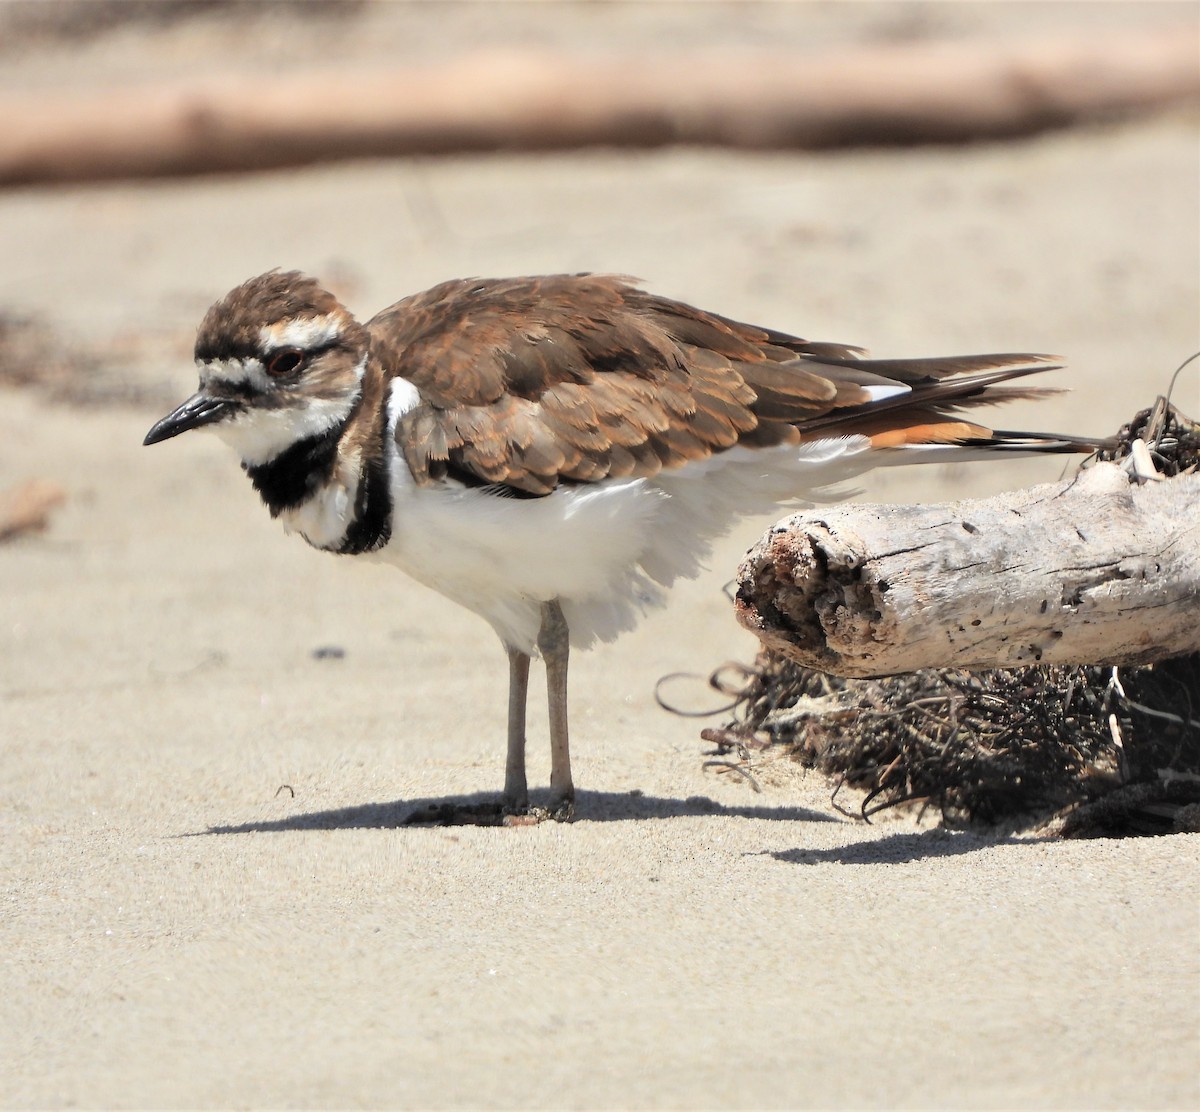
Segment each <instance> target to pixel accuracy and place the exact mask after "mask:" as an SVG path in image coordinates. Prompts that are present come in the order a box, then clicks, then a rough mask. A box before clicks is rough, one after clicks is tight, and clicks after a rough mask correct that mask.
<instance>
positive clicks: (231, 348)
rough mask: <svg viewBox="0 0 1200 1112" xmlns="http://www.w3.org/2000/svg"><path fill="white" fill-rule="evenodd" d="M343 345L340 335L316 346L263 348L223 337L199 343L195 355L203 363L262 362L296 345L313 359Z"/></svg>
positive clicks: (308, 357) (286, 345)
mask: <svg viewBox="0 0 1200 1112" xmlns="http://www.w3.org/2000/svg"><path fill="white" fill-rule="evenodd" d="M340 346H342V339H341V337H340V336H335V337H334V338H333V339H331V340H326V341H325V343H323V344H319V345H318V346H316V347H309V348H304V347H300V346H298V345H297V344H278V345H276V346H275V347H270V348H266V349H265V350H264V349H263V347H262V345H261V344H258V343H250V342H248V341H241V340H235V339H232V338H230V337H222V338H221V339H220V340H219V341H218V342H217V343H216V344H215V345H213V346H207V345H206V346H203V347H202V346H200V345H199V344H197V346H196V352H195V357H196V359H197V360H199V361H200V362H201V363H212V362H215V361H217V360H239V359H241V360H244V359H257V360H258V361H259V362H260V363H261V362H263V361H264V360H265V359H268V358H270V356H271V353H272V352H275V351H281V350H282V349H283V348H290V347H294V348H295V349H296V350H297V351H302V352H304V355H305V357H306V358H307V359H311V358H313V357H314V356H317V355H324V354H325V352H327V351H331V350H332V349H333V348H335V347H340Z"/></svg>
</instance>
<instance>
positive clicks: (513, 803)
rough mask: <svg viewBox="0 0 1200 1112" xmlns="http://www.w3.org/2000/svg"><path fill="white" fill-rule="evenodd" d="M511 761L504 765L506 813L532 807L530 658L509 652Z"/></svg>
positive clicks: (513, 650) (525, 654) (509, 757)
mask: <svg viewBox="0 0 1200 1112" xmlns="http://www.w3.org/2000/svg"><path fill="white" fill-rule="evenodd" d="M507 651H508V757H507V758H506V760H505V762H504V798H503V804H504V810H506V811H524V810H525V809H526V808H527V807H528V806H529V789H528V787H527V786H526V783H525V703H526V696H527V695H528V692H529V654H528V653H523V652H521V651H520V650H519V649H508V650H507Z"/></svg>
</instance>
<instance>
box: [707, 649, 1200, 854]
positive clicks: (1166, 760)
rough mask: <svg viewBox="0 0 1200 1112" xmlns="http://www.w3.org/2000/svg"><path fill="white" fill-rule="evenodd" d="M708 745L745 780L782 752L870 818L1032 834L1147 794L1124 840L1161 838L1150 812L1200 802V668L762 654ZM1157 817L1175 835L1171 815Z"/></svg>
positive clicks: (1182, 663) (1194, 661) (1196, 662)
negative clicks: (853, 668) (846, 660)
mask: <svg viewBox="0 0 1200 1112" xmlns="http://www.w3.org/2000/svg"><path fill="white" fill-rule="evenodd" d="M703 736H704V737H705V738H706V739H707V740H709V741H712V742H715V743H716V745H717V755H718V756H726V755H728V754H730V753H734V754H736V755H737V756H738V757H739V758H740V759H741V760H742V761H743V762H744V763H745V764H746V765H747V767H749V768H753V764H754V761H755V759H756V758H757V757H759V756H760V755H762V754H763V753H764V752H765V751H766V750H768V749H772V750H774V751H775V752H778V749H777V748H776V747H779V746H782V747H784V748H785V750H786V751H787V752H788V753H789V754H791V755H792V756H794V757H795V758H796V759H798V760H799V761H801V763H803V764H805V765H806V766H808V767H811V768H816V769H818V770H819V771H821V772H823V773H825V774H826V775H828V776H831V777H833V778H835V779H836V782H837V787H838V789H840V787H841V786H842V785H843V784H845V785H848V786H850V787H854V788H858V789H860V790H861V791H862V792H863V793H865V794H864V795H863V798H862V801H861V804H860V807H859V814H861V816H862V817H863V818H866V819H869V818H870V816H871V815H873V814H876V813H877V812H879V811H881V810H884V809H885V808H888V807H894V806H896V805H897V804H901V803H917V804H920V805H922V806H932V807H936V808H937V809H938V810H939V811H940V813H941V816H942V819H943V821H944V822H946V823H947V824H949V825H967V824H973V823H980V824H997V823H1002V822H1003V823H1010V824H1012V825H1015V826H1035V825H1039V824H1040V823H1042V822H1044V821H1045V820H1046V819H1047V818H1048V817H1050V816H1053V815H1055V814H1059V813H1062V812H1065V811H1068V810H1070V809H1072V808H1077V807H1079V806H1080V805H1083V804H1089V803H1092V802H1093V801H1095V800H1098V799H1100V798H1102V797H1104V796H1106V795H1108V794H1109V793H1112V792H1115V791H1117V790H1118V789H1122V788H1126V787H1128V786H1129V785H1132V784H1144V785H1151V786H1154V787H1155V788H1156V789H1161V791H1157V792H1147V793H1144V795H1145V797H1144V798H1140V802H1139V813H1138V815H1137V816H1130V822H1129V824H1128V825H1129V826H1130V827H1133V826H1135V825H1136V823H1137V822H1141V823H1142V824H1143V825H1144V826H1145V827H1146V829H1145V830H1137V831H1134V830H1131V831H1130V832H1145V833H1151V832H1153V833H1161V832H1163V829H1164V822H1160V821H1156V820H1155V819H1154V818H1153V816H1152V815H1150V814H1143V813H1142V812H1144V811H1146V808H1148V807H1151V806H1152V805H1153V806H1157V805H1158V804H1160V803H1163V802H1171V803H1172V804H1176V805H1178V806H1179V807H1182V806H1185V805H1186V804H1188V803H1200V656H1188V657H1180V658H1177V659H1175V660H1169V661H1164V662H1162V663H1159V664H1156V665H1153V666H1150V667H1145V668H1124V669H1115V668H1111V667H1104V666H1091V667H1067V666H1041V665H1034V666H1030V667H1025V668H1015V669H997V670H994V671H986V672H969V671H964V670H937V669H927V670H923V671H919V672H910V673H906V674H904V675H900V676H890V677H884V678H881V679H869V680H863V679H841V678H839V677H836V676H828V675H825V674H823V673H821V672H816V671H814V670H812V669H810V668H805V667H803V666H801V665H799V664H796V663H794V662H792V661H789V660H785V659H783V658H782V657H779V656H776V655H774V654H771V653H768V652H765V651H764V652H763V653H761V654H760V656H759V659H758V667H757V668H756V669H755V670H754V672H753V673H751V675H750V678H749V679H748V682H747V683H746V685H745V687H744V688H743V691H742V697H741V700H740V701H739V703H738V705H737V707H736V708H735V711H734V717H733V719H732V720H731V721H730V722H729V723H727V724H726V725H725V726H724V727H722V728H719V729H709V730H705V731H704V732H703ZM836 794H837V793H836V790H835V799H836ZM1163 818H1164V820H1165V829H1168V830H1169V829H1171V822H1172V821H1173V819H1174V812H1173V811H1171V812H1169V813H1164V816H1163ZM1075 826H1076V827H1077V828H1078V830H1077V832H1083V826H1082V824H1079V823H1076V824H1075ZM1070 832H1071V831H1070V830H1066V831H1064V833H1070Z"/></svg>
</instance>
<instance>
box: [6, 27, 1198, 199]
mask: <svg viewBox="0 0 1200 1112" xmlns="http://www.w3.org/2000/svg"><path fill="white" fill-rule="evenodd" d="M1198 96H1200V59H1198V58H1197V55H1196V42H1195V33H1194V30H1193V29H1192V28H1191V27H1190V26H1188V25H1182V26H1181V27H1180V28H1178V29H1167V30H1166V31H1160V32H1154V33H1149V34H1144V35H1132V36H1131V35H1121V36H1113V35H1107V36H1101V37H1091V38H1089V37H1087V36H1074V37H1071V38H1069V39H1062V38H1059V39H1050V40H1044V41H1041V40H1039V41H1033V42H1025V43H1020V42H1017V43H996V42H991V41H988V42H975V43H970V42H943V43H911V44H893V45H888V46H879V47H872V48H862V49H859V50H857V51H846V52H843V53H824V54H816V53H813V54H806V55H803V56H798V55H797V54H796V53H795V52H794V51H792V52H781V51H773V52H757V53H756V52H741V53H739V52H734V51H724V52H721V53H719V54H713V53H707V54H704V53H700V54H685V53H665V54H655V55H645V56H641V57H626V58H603V57H596V56H583V57H564V56H562V55H546V54H528V53H526V54H521V53H508V54H498V53H489V54H473V55H469V56H465V57H463V58H460V59H458V60H456V61H454V62H451V63H449V64H447V65H442V66H437V67H427V68H410V69H407V70H400V71H396V70H389V71H387V72H382V73H374V74H371V73H355V72H348V71H346V70H344V69H343V70H340V71H329V72H309V73H307V74H299V75H287V74H277V73H271V74H267V75H262V76H258V77H255V78H241V77H234V76H227V77H224V78H221V77H214V78H212V79H210V80H207V81H199V82H191V83H174V84H170V85H160V86H144V87H137V88H133V87H130V88H124V89H113V90H107V91H105V90H90V91H87V92H85V93H82V94H75V95H71V96H66V95H48V94H47V93H45V92H39V93H37V94H36V95H32V94H29V95H16V94H8V95H6V96H3V97H0V119H2V120H3V121H4V126H3V128H0V185H9V186H13V185H24V184H29V183H33V182H39V181H72V180H73V181H83V180H88V179H93V180H94V179H102V178H122V177H145V176H161V175H178V174H197V173H214V172H224V171H232V170H261V169H266V168H271V167H280V166H296V165H302V164H305V163H312V162H320V161H328V160H332V159H340V158H365V157H380V156H396V155H412V154H440V153H449V152H459V151H493V150H538V149H551V148H573V147H581V146H595V145H605V146H625V147H629V146H634V147H652V146H661V145H664V144H671V143H694V144H706V145H720V146H733V147H742V148H761V149H788V148H822V147H833V146H845V145H863V144H880V143H883V144H894V143H930V142H963V141H971V140H979V139H994V138H1000V137H1006V136H1013V135H1025V134H1030V133H1033V132H1037V131H1042V130H1045V129H1046V128H1050V127H1061V126H1064V125H1067V124H1071V123H1075V122H1078V121H1081V120H1088V119H1095V118H1097V117H1103V116H1110V115H1113V114H1119V113H1128V112H1132V111H1144V110H1146V109H1149V108H1154V107H1159V106H1162V105H1166V104H1172V103H1178V102H1180V101H1182V100H1195V99H1196V98H1197V97H1198Z"/></svg>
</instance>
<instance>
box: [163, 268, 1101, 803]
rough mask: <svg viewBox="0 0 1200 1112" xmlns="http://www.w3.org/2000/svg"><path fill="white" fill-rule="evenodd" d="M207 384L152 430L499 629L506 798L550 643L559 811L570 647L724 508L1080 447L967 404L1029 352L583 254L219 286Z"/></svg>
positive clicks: (289, 525)
mask: <svg viewBox="0 0 1200 1112" xmlns="http://www.w3.org/2000/svg"><path fill="white" fill-rule="evenodd" d="M196 364H197V367H198V368H199V372H200V388H199V390H198V391H197V392H196V393H195V394H194V395H193V396H192V397H190V398H189V399H188V400H187V401H185V402H184V403H183V404H182V405H180V406H179V407H178V408H177V409H176V410H175V411H174V412H172V413H170V414H168V415H167V416H166V417H164V418H163V419H162V420H161V421H159V422H158V423H157V424H156V425H155V426H154V427H153V428H152V429H151V430H150V432H149V433H148V434H147V436H146V439H145V443H146V444H157V443H159V442H160V441H163V440H167V439H169V438H170V437H173V436H176V435H178V434H179V433H181V432H185V431H187V430H188V429H198V428H208V429H211V430H213V431H214V432H215V433H217V435H218V436H220V437H221V438H222V439H223V440H225V441H226V442H227V443H228V444H229V445H230V446H231V447H232V448H233V449H234V450H235V451H236V452H237V453H238V455H239V456H240V457H241V461H242V467H243V468H244V469H245V471H246V473H247V474H248V475H249V477H250V481H251V482H252V483H253V484H254V487H255V489H256V490H257V491H258V493H259V494H260V495H261V496H262V499H263V501H264V502H265V503H266V504H267V507H268V509H269V510H270V511H271V516H272V517H277V518H279V519H280V520H281V521H282V522H283V524H284V527H285V528H286V529H287V530H288V531H289V532H298V533H299V534H300V535H301V536H303V537H304V539H305V540H306V541H308V543H309V544H311V545H313V546H314V547H316V548H321V549H325V550H327V551H330V552H335V553H342V554H347V555H360V556H370V557H372V558H375V559H379V560H384V561H386V562H388V563H391V564H395V565H397V566H398V567H400V568H402V569H403V570H404V571H406V572H407V573H408V574H409V575H411V576H412V577H413V578H414V579H417V580H419V581H420V582H422V583H425V584H427V585H428V586H430V587H432V588H434V589H435V590H437V591H440V592H441V593H442V594H444V595H446V596H447V597H449V598H451V599H453V600H454V601H456V602H458V603H461V604H462V605H463V606H465V607H467V608H468V609H470V610H473V611H475V612H476V613H477V614H479V615H481V616H482V617H483V618H485V619H486V620H487V621H488V622H489V623H490V624H491V626H492V627H493V628H494V629H495V631H496V632H497V633H498V634H499V636H500V640H501V642H502V643H503V645H504V648H505V651H506V652H507V653H508V664H509V696H508V750H507V761H506V765H505V777H504V793H503V796H502V799H501V806H502V808H503V811H504V812H505V813H510V814H521V813H524V812H526V811H527V809H528V805H529V795H528V791H527V787H526V776H525V711H526V689H527V684H528V678H529V665H530V658H531V657H532V656H533V655H534V654H535V653H537V654H540V655H541V656H542V658H543V660H544V662H545V666H546V672H547V687H548V691H549V700H548V701H549V719H550V741H551V773H550V802H549V807H548V812H549V813H550V814H552V815H553V816H554V817H557V818H566V817H569V816H570V814H571V812H572V808H573V799H574V790H575V789H574V785H573V782H572V778H571V760H570V752H569V746H568V728H567V656H568V651H569V648H570V647H572V646H573V647H575V648H584V647H586V646H588V645H590V644H592V643H593V642H596V641H608V640H610V639H612V638H613V637H616V636H617V635H618V634H619V633H621V632H623V631H625V630H628V629H630V628H631V627H632V626H633V625H634V624H635V623H636V621H637V619H638V616H639V615H640V613H641V612H642V611H644V610H646V609H647V608H649V607H653V606H657V605H659V604H661V602H662V601H663V595H664V589H665V588H667V587H669V586H670V585H671V583H672V582H673V581H674V580H675V579H677V578H679V577H681V576H692V575H695V574H696V573H697V572H698V571H699V570H700V568H701V562H702V560H703V559H704V557H705V555H706V553H707V552H708V550H709V546H710V544H711V542H712V541H713V540H714V539H715V538H717V537H718V536H720V535H722V534H723V533H725V532H726V531H727V530H728V529H729V527H730V526H731V525H732V524H733V523H734V521H735V520H736V519H737V518H738V516H739V515H742V514H748V513H761V512H764V511H768V510H770V509H771V508H772V507H775V506H778V505H780V504H785V503H789V502H793V503H794V502H798V501H805V500H814V499H820V498H829V497H836V491H835V490H831V488H834V487H836V486H837V485H838V484H839V483H842V482H843V481H844V480H846V479H849V478H852V477H854V476H856V475H860V474H861V473H863V472H864V471H866V470H868V469H870V468H872V467H875V466H877V465H879V464H884V463H889V464H890V463H908V462H929V461H937V462H946V461H950V460H957V459H963V458H971V457H975V458H980V457H982V458H998V457H1000V456H1001V455H1003V454H1004V453H1005V452H1012V451H1020V452H1031V451H1032V452H1059V451H1081V450H1090V445H1086V444H1084V443H1083V442H1081V441H1078V440H1073V439H1070V438H1062V437H1055V436H1048V435H1044V434H1020V433H1011V432H999V431H994V430H992V429H989V428H986V427H984V426H983V425H980V424H976V423H974V422H970V421H967V420H964V419H963V418H961V417H960V416H958V413H959V411H960V410H963V409H966V408H968V407H972V406H976V405H981V404H986V403H990V402H996V401H1004V400H1009V399H1013V398H1017V397H1031V396H1035V395H1040V394H1045V393H1048V392H1050V391H1047V390H1045V389H1038V388H1031V387H1028V386H1010V385H1005V384H1006V383H1008V382H1010V381H1012V380H1016V379H1020V378H1022V377H1024V376H1026V375H1030V374H1034V373H1037V372H1040V371H1045V370H1050V369H1054V368H1055V366H1056V364H1055V363H1054V362H1053V360H1052V359H1051V358H1050V357H1048V356H1042V355H973V356H965V357H952V358H937V359H909V360H872V359H868V358H866V353H865V352H864V351H863V350H862V349H861V348H856V347H847V346H844V345H841V344H831V343H814V342H811V341H808V340H802V339H798V338H797V337H795V336H790V335H788V334H786V333H783V332H776V331H773V330H771V329H769V328H759V327H755V326H753V325H748V324H741V323H738V322H737V321H733V320H730V319H727V318H725V317H721V316H717V315H716V314H714V313H708V312H704V311H702V310H700V309H695V308H693V307H691V306H690V305H685V304H683V303H681V302H678V301H671V300H668V299H667V298H664V297H658V296H655V295H652V294H649V293H646V292H645V291H643V290H642V289H640V288H638V286H637V285H635V284H633V282H632V280H629V279H625V278H620V277H613V276H600V275H591V274H576V275H556V276H549V277H539V278H513V279H491V280H480V279H467V280H461V281H450V282H444V283H442V284H441V285H438V286H435V287H434V288H433V289H430V290H427V291H425V292H424V293H418V294H415V295H413V296H411V297H407V298H405V299H404V300H403V301H399V302H397V303H396V304H395V305H392V306H391V307H389V308H387V309H384V310H383V311H382V312H380V313H378V314H377V315H376V316H374V317H372V318H371V319H370V320H369V321H368V322H367V323H366V324H365V325H364V324H360V323H359V322H358V321H357V320H356V319H355V318H354V317H353V316H352V315H351V314H350V312H349V311H348V310H347V309H346V308H345V307H344V306H343V305H342V304H341V303H340V302H339V301H338V300H337V299H336V298H335V297H334V296H333V295H332V294H331V293H329V292H327V291H326V290H324V289H322V288H321V287H320V286H319V285H318V284H317V283H316V282H315V281H314V280H312V279H311V278H308V277H306V276H304V275H302V274H300V273H298V272H295V271H289V272H279V271H272V272H270V273H268V274H263V275H260V276H259V277H257V278H252V279H250V280H249V281H248V282H245V283H243V284H242V285H240V286H238V287H237V288H236V289H234V290H232V291H231V292H230V293H228V294H227V295H226V296H225V297H223V298H222V299H221V300H220V301H218V302H217V303H216V304H215V305H213V306H212V308H211V309H209V311H208V313H207V315H206V316H205V318H204V320H203V322H202V323H201V325H200V330H199V334H198V336H197V339H196Z"/></svg>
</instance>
